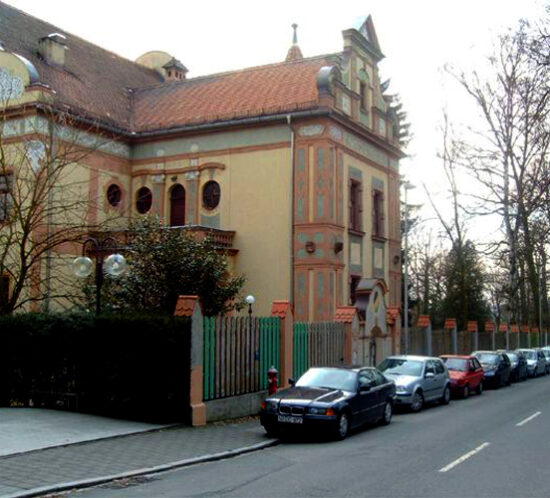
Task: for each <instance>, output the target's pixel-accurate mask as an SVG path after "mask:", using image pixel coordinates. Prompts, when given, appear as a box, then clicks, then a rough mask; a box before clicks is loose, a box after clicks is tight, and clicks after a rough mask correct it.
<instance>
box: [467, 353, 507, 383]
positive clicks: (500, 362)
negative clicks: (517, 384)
mask: <svg viewBox="0 0 550 498" xmlns="http://www.w3.org/2000/svg"><path fill="white" fill-rule="evenodd" d="M472 356H475V357H476V358H477V359H478V360H479V362H480V363H481V366H482V367H483V370H484V376H483V382H484V384H485V385H486V386H488V385H492V386H493V387H496V388H499V387H502V386H504V385H510V383H511V381H510V372H511V368H510V367H511V365H510V359H509V358H508V356H506V354H505V353H497V352H496V351H474V352H473V353H472Z"/></svg>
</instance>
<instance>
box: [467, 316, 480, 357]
mask: <svg viewBox="0 0 550 498" xmlns="http://www.w3.org/2000/svg"><path fill="white" fill-rule="evenodd" d="M467 330H468V332H473V334H474V347H473V348H472V349H473V350H474V351H477V350H478V348H479V341H478V335H477V334H478V330H477V322H476V321H475V320H470V321H469V322H468V325H467Z"/></svg>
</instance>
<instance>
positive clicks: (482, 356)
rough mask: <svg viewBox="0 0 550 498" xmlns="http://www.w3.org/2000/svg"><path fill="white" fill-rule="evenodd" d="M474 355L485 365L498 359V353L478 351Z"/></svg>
mask: <svg viewBox="0 0 550 498" xmlns="http://www.w3.org/2000/svg"><path fill="white" fill-rule="evenodd" d="M476 356H477V359H478V360H479V361H480V362H481V363H486V364H487V365H492V364H494V363H496V362H497V360H498V355H497V354H492V353H478V354H476Z"/></svg>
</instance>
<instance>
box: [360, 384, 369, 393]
mask: <svg viewBox="0 0 550 498" xmlns="http://www.w3.org/2000/svg"><path fill="white" fill-rule="evenodd" d="M369 391H370V386H369V385H368V384H361V385H360V386H359V392H360V393H366V392H369Z"/></svg>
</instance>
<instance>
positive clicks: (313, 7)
mask: <svg viewBox="0 0 550 498" xmlns="http://www.w3.org/2000/svg"><path fill="white" fill-rule="evenodd" d="M7 3H9V4H11V5H13V6H14V7H17V8H19V9H21V10H24V11H25V12H27V13H29V14H31V15H34V16H37V17H39V18H42V19H44V20H47V21H49V22H51V23H53V24H55V25H57V26H58V27H60V28H62V29H63V30H65V31H67V32H69V33H72V34H75V35H78V36H80V37H82V38H84V39H87V40H89V41H91V42H93V43H96V44H98V45H100V46H102V47H104V48H106V49H108V50H111V51H113V52H116V53H117V54H119V55H121V56H123V57H127V58H129V59H132V60H133V59H136V58H137V57H139V56H140V55H141V54H143V53H145V52H148V51H150V50H164V51H166V52H169V53H170V54H172V55H174V56H175V57H176V58H178V59H180V60H181V61H182V62H183V64H185V66H186V67H187V68H188V69H189V74H188V77H194V76H200V75H204V74H211V73H216V72H220V71H225V70H232V69H240V68H244V67H249V66H256V65H262V64H267V63H272V62H278V61H282V60H284V58H285V56H286V52H287V50H288V48H289V47H290V44H291V40H292V29H291V24H292V23H293V22H296V23H298V25H299V28H298V43H299V45H300V47H301V50H302V53H303V54H304V56H305V57H308V56H313V55H319V54H324V53H331V52H337V51H341V50H342V47H343V42H342V34H341V33H342V31H343V30H344V29H347V28H349V27H351V26H352V24H353V21H354V20H355V19H356V18H358V17H360V16H363V15H367V14H371V15H372V16H373V21H374V25H375V28H376V31H377V34H378V39H379V42H380V46H381V48H382V52H383V53H384V54H385V56H386V59H385V60H384V61H382V63H381V66H380V67H381V76H382V79H383V80H384V79H387V78H391V85H390V88H389V90H388V93H399V94H400V95H401V97H402V100H403V103H404V108H405V110H406V111H407V112H408V115H409V120H410V122H411V131H412V133H413V135H414V140H413V141H412V142H411V144H410V146H409V149H408V152H409V154H410V158H408V159H406V160H404V161H402V172H403V173H404V174H405V175H406V176H407V177H408V178H409V179H410V180H411V181H412V182H413V183H416V184H417V185H420V183H421V182H422V181H423V182H425V183H426V184H427V186H428V188H429V189H430V191H432V192H433V193H434V194H437V193H438V192H441V191H442V190H443V188H444V187H443V183H442V182H441V178H442V177H441V175H440V174H439V172H440V169H441V168H440V165H439V163H438V161H437V159H436V151H437V147H438V145H439V142H440V136H439V135H438V133H437V127H438V125H439V123H440V121H441V110H442V108H443V107H444V106H448V105H450V106H451V108H452V107H453V106H454V107H455V108H457V107H458V108H460V107H461V105H458V106H457V103H458V102H462V99H463V95H462V94H461V93H457V88H456V87H454V86H453V85H450V84H449V83H448V82H446V81H445V78H444V76H443V75H442V73H441V67H442V66H443V65H444V64H445V63H452V64H454V65H455V66H457V67H461V68H465V69H467V68H468V67H470V65H472V64H475V65H476V66H479V64H481V63H482V60H483V58H484V57H485V56H486V55H487V54H489V53H490V51H491V46H492V45H491V43H492V41H493V40H494V39H495V36H496V35H497V34H498V33H501V32H503V31H504V30H505V29H506V28H507V27H514V26H517V23H518V20H519V19H520V18H522V17H523V18H528V19H536V18H537V17H539V16H540V15H541V14H542V12H543V6H544V2H543V1H542V0H461V1H453V0H370V1H369V0H337V1H336V2H321V1H319V0H293V1H289V0H278V1H277V2H262V1H258V0H255V1H248V0H233V1H229V0H222V1H213V0H202V1H189V2H185V1H181V0H180V1H175V0H155V1H154V2H151V1H147V2H144V1H139V0H134V1H129V0H95V1H93V2H82V1H76V0H8V1H7ZM0 39H1V34H0ZM409 199H410V200H412V201H413V202H424V201H425V199H424V196H423V195H422V191H421V189H420V188H417V189H415V190H413V191H411V192H410V197H409Z"/></svg>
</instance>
